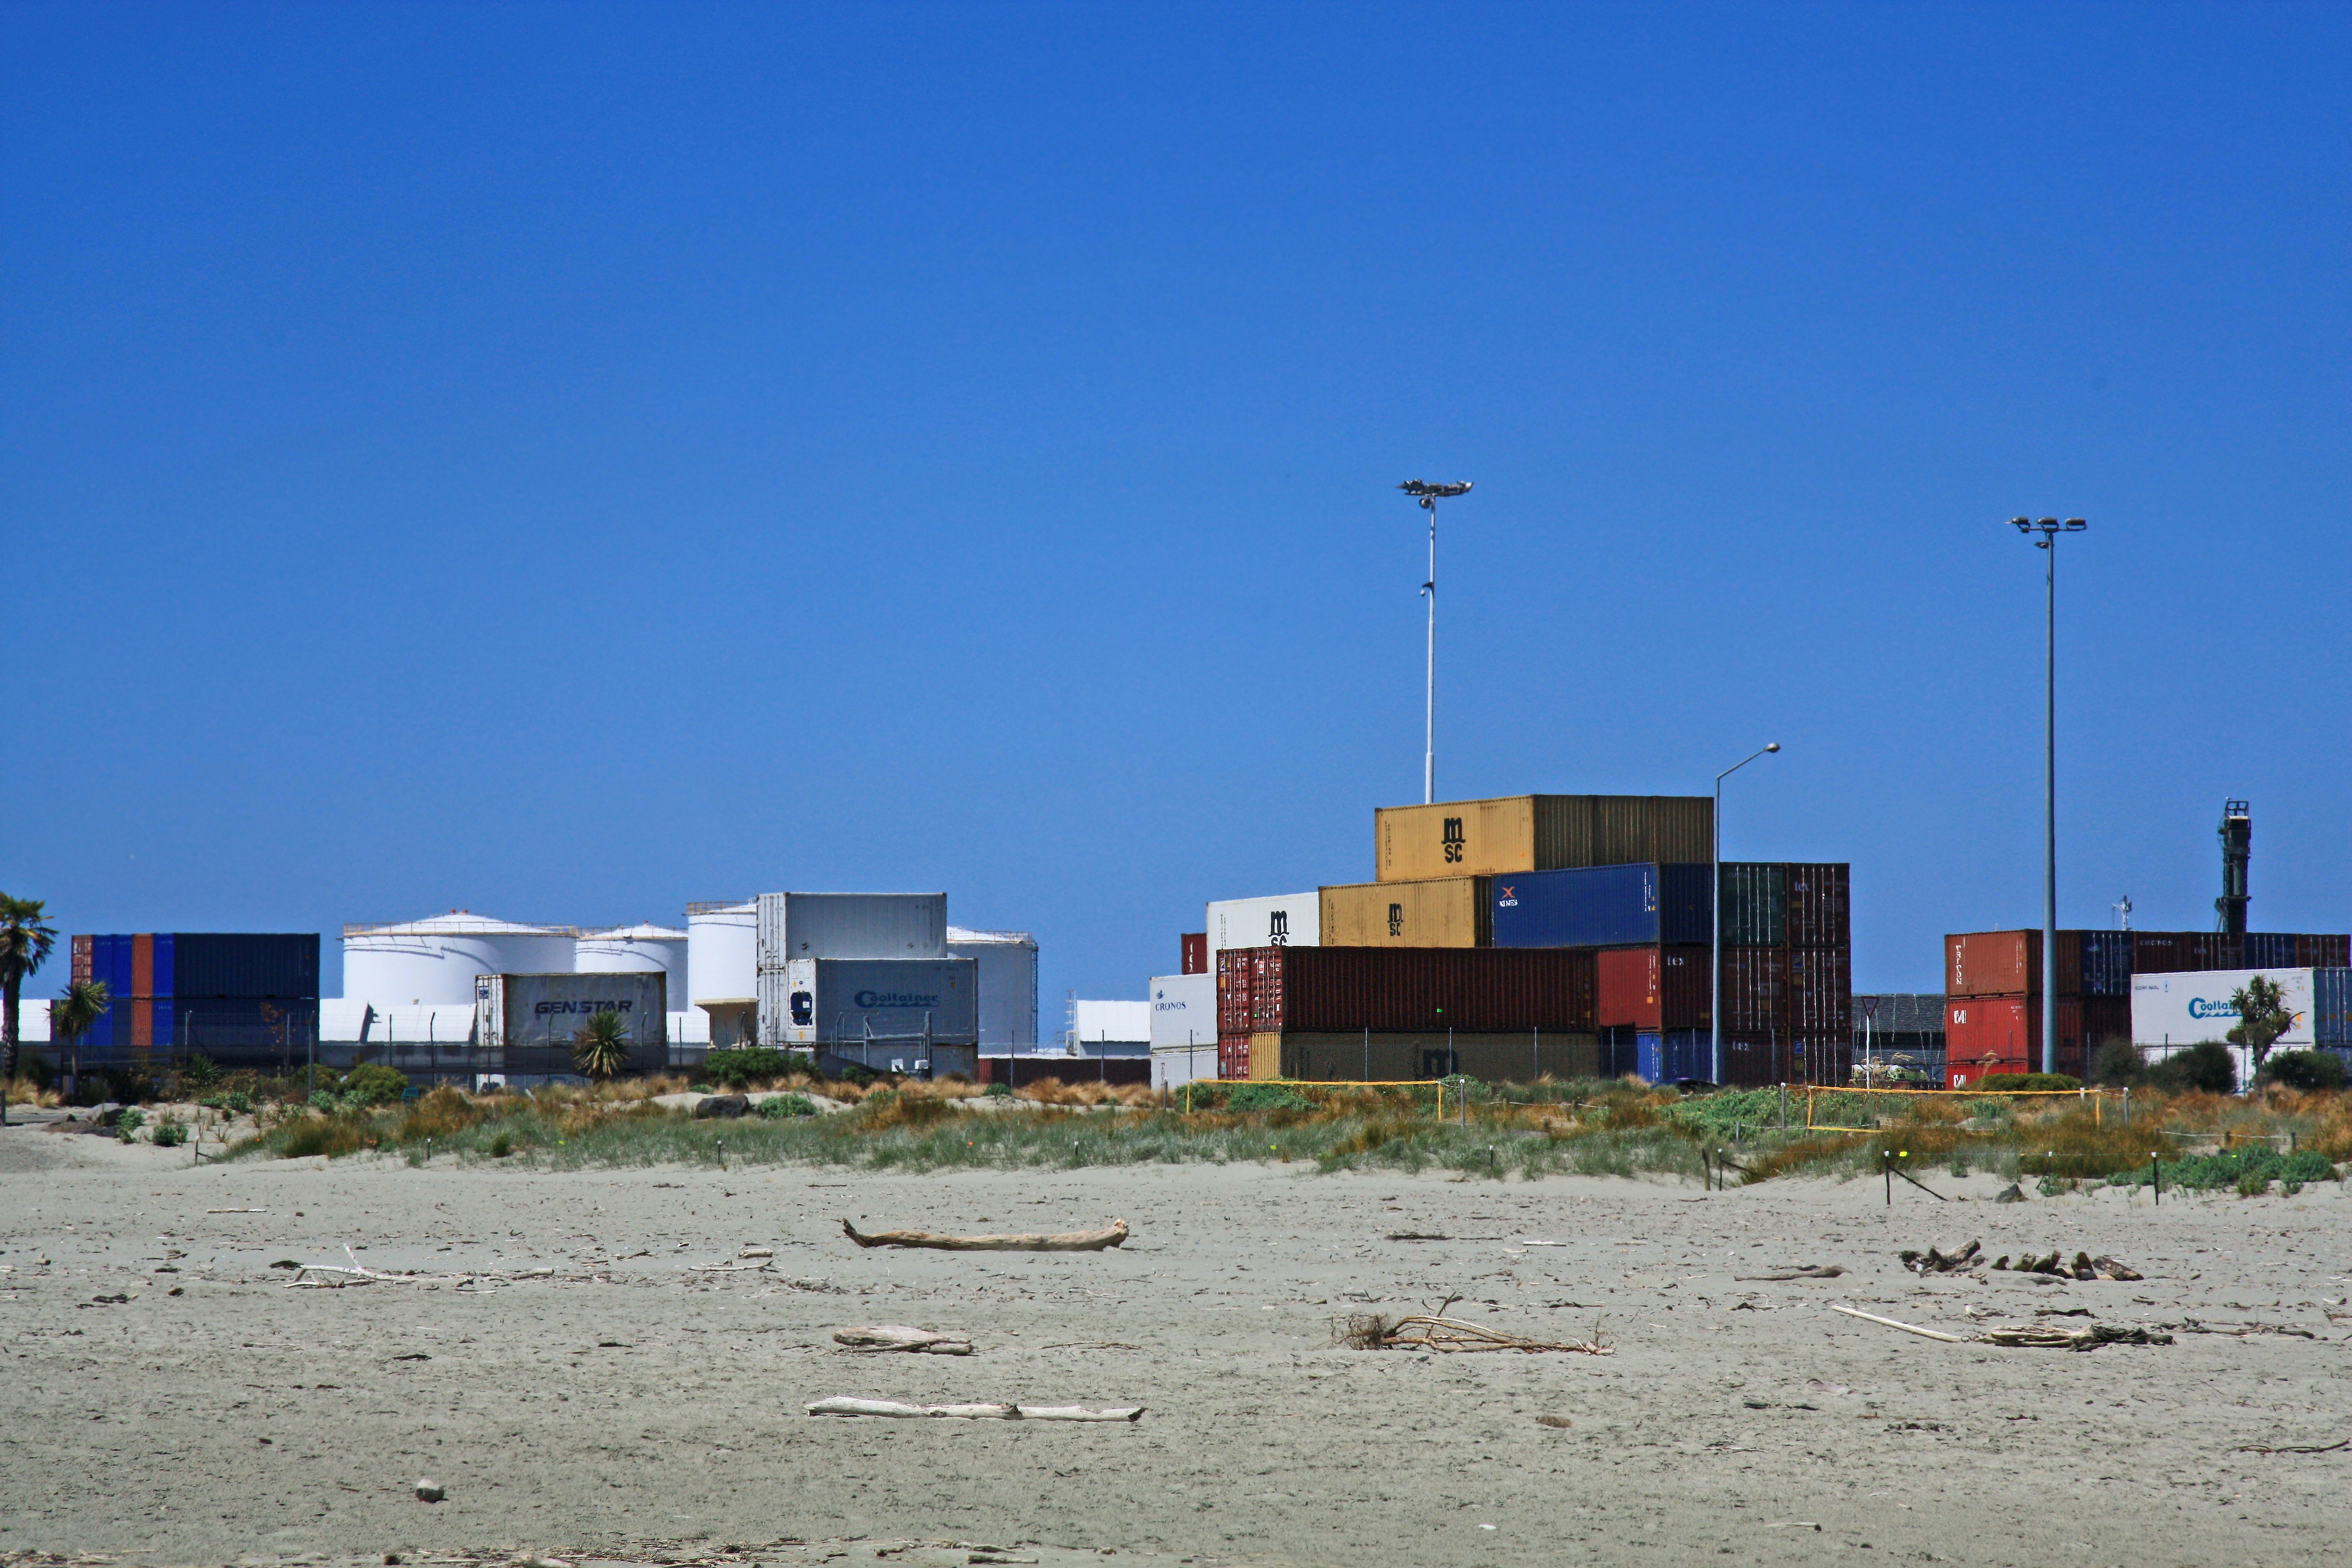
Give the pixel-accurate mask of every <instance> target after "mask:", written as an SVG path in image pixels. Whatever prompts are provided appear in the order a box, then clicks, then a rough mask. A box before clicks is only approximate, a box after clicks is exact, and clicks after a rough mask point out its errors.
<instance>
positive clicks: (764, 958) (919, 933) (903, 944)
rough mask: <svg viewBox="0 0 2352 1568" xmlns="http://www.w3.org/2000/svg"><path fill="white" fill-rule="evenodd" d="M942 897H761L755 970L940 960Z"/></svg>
mask: <svg viewBox="0 0 2352 1568" xmlns="http://www.w3.org/2000/svg"><path fill="white" fill-rule="evenodd" d="M947 956H948V896H947V895H946V894H945V893H761V895H760V968H761V970H762V971H766V970H769V969H772V968H776V967H778V966H781V965H782V964H785V963H793V962H796V961H800V960H805V959H812V958H945V957H947Z"/></svg>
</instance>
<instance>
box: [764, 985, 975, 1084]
mask: <svg viewBox="0 0 2352 1568" xmlns="http://www.w3.org/2000/svg"><path fill="white" fill-rule="evenodd" d="M979 987H980V974H979V965H978V964H977V963H974V962H973V961H972V960H971V959H969V958H864V959H860V958H799V959H793V961H791V962H790V963H786V964H784V965H782V967H780V968H774V969H765V970H762V971H761V973H760V998H759V1000H760V1015H759V1016H760V1043H761V1045H764V1046H770V1047H774V1048H776V1049H779V1050H805V1049H807V1048H809V1047H812V1046H836V1045H852V1046H856V1045H865V1044H891V1045H898V1046H907V1045H915V1046H920V1045H921V1044H923V1043H925V1042H930V1043H937V1044H941V1045H955V1046H970V1047H974V1050H975V1051H976V1050H977V1048H978V1046H979V1043H980V1039H979V1037H980V1015H979V1002H978V995H979ZM921 1054H922V1053H921V1052H920V1051H919V1050H918V1051H917V1053H916V1055H917V1056H920V1055H921ZM906 1056H907V1053H906V1052H905V1051H904V1050H900V1051H898V1053H897V1056H896V1057H895V1058H891V1059H898V1058H906ZM856 1059H858V1060H859V1061H861V1062H866V1058H864V1057H863V1056H860V1057H857V1058H856ZM866 1065H868V1066H874V1067H876V1068H877V1070H880V1069H882V1068H887V1067H888V1062H887V1060H881V1059H878V1058H877V1060H876V1061H872V1062H866ZM899 1070H911V1069H899ZM933 1070H934V1072H935V1074H936V1073H939V1072H944V1071H946V1070H948V1069H946V1068H939V1067H937V1066H936V1065H935V1067H934V1069H933ZM959 1070H961V1069H959Z"/></svg>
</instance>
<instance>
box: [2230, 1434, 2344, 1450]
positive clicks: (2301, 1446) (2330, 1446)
mask: <svg viewBox="0 0 2352 1568" xmlns="http://www.w3.org/2000/svg"><path fill="white" fill-rule="evenodd" d="M2338 1448H2352V1437H2347V1438H2345V1439H2344V1441H2342V1442H2341V1443H2289V1444H2287V1445H2285V1446H2284V1447H2277V1448H2263V1447H2253V1446H2249V1447H2243V1448H2241V1449H2239V1450H2238V1452H2239V1453H2241V1454H2333V1453H2335V1452H2336V1450H2337V1449H2338Z"/></svg>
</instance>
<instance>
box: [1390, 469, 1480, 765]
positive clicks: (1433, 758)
mask: <svg viewBox="0 0 2352 1568" xmlns="http://www.w3.org/2000/svg"><path fill="white" fill-rule="evenodd" d="M1397 489H1401V490H1402V491H1403V492H1404V493H1405V494H1407V495H1409V496H1411V497H1412V498H1413V499H1414V500H1417V501H1419V502H1420V503H1421V510H1423V511H1425V512H1427V513H1429V581H1428V582H1426V583H1423V584H1422V585H1421V596H1422V597H1423V598H1424V599H1427V600H1428V601H1429V691H1428V698H1427V701H1426V703H1425V704H1424V707H1423V716H1422V723H1423V730H1422V750H1421V804H1422V805H1429V804H1430V803H1431V802H1432V801H1433V800H1435V799H1436V798H1437V503H1438V502H1439V501H1441V500H1453V499H1454V497H1455V496H1462V495H1468V494H1469V493H1470V481H1469V480H1468V479H1464V480H1462V481H1461V482H1460V483H1458V484H1451V485H1433V484H1431V483H1429V482H1428V481H1426V480H1424V479H1407V480H1405V482H1404V483H1402V484H1401V485H1399V486H1397Z"/></svg>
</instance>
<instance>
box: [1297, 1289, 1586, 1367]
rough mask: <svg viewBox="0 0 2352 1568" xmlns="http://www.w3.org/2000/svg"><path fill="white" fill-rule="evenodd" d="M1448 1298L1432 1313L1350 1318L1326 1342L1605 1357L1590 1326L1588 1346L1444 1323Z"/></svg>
mask: <svg viewBox="0 0 2352 1568" xmlns="http://www.w3.org/2000/svg"><path fill="white" fill-rule="evenodd" d="M1461 1299H1462V1298H1461V1297H1459V1296H1449V1297H1447V1298H1446V1299H1445V1301H1444V1305H1442V1306H1440V1307H1439V1308H1438V1309H1437V1310H1436V1311H1434V1312H1412V1313H1408V1314H1406V1315H1405V1316H1404V1317H1402V1318H1391V1317H1388V1316H1386V1315H1385V1314H1383V1313H1380V1312H1350V1313H1349V1314H1348V1317H1347V1320H1346V1321H1345V1323H1344V1324H1337V1323H1335V1324H1334V1327H1333V1331H1332V1335H1331V1342H1332V1343H1334V1344H1340V1345H1346V1346H1347V1347H1348V1348H1349V1350H1359V1351H1394V1350H1416V1351H1446V1352H1455V1351H1526V1352H1529V1353H1530V1354H1532V1353H1534V1352H1538V1351H1564V1352H1569V1353H1570V1354H1573V1355H1608V1354H1610V1353H1612V1352H1611V1349H1610V1347H1609V1345H1607V1344H1606V1343H1605V1342H1602V1340H1601V1325H1600V1324H1599V1323H1598V1322H1595V1323H1594V1324H1593V1326H1592V1338H1591V1339H1590V1340H1535V1339H1529V1338H1528V1337H1527V1336H1525V1335H1523V1334H1507V1333H1505V1332H1503V1331H1502V1330H1500V1329H1490V1328H1488V1327H1486V1325H1485V1324H1484V1323H1473V1322H1467V1321H1464V1320H1462V1319H1460V1318H1449V1317H1447V1316H1446V1315H1445V1311H1446V1309H1447V1308H1448V1307H1451V1306H1453V1305H1454V1302H1456V1301H1458V1300H1461Z"/></svg>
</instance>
